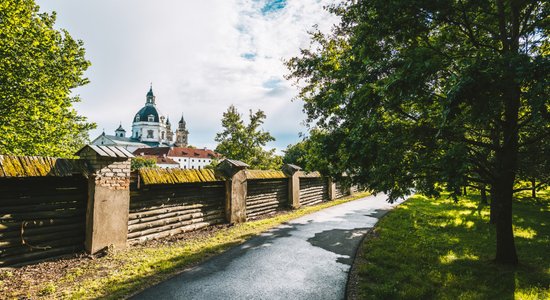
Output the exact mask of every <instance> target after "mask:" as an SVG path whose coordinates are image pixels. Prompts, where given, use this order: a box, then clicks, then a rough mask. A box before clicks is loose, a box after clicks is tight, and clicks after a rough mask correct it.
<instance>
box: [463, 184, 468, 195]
mask: <svg viewBox="0 0 550 300" xmlns="http://www.w3.org/2000/svg"><path fill="white" fill-rule="evenodd" d="M462 195H464V196H466V195H468V191H467V190H466V186H464V187H463V188H462Z"/></svg>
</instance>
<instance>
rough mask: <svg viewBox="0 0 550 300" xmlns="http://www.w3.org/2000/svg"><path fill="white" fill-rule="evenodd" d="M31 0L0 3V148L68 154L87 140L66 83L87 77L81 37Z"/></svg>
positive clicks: (75, 98)
mask: <svg viewBox="0 0 550 300" xmlns="http://www.w3.org/2000/svg"><path fill="white" fill-rule="evenodd" d="M38 10H39V7H38V6H37V5H36V4H35V3H34V1H33V0H18V1H16V0H5V1H2V2H1V3H0V132H1V133H2V134H1V137H0V153H4V154H17V155H44V156H61V157H67V156H72V155H73V154H74V152H76V151H77V150H78V149H79V147H81V146H82V145H83V144H84V143H86V142H87V141H88V130H90V129H92V128H94V127H95V124H92V123H87V122H86V118H85V117H82V116H79V115H78V114H77V112H76V111H75V110H74V108H73V107H72V104H73V103H74V102H78V101H79V100H80V99H79V98H78V96H73V97H71V89H74V88H76V87H78V86H81V85H84V84H86V83H87V82H88V80H87V79H86V78H84V77H83V73H84V71H85V70H86V69H87V68H88V66H89V65H90V63H89V62H88V61H87V60H86V59H85V58H84V47H83V43H82V42H81V41H76V40H74V39H73V38H72V37H71V36H70V35H69V33H68V32H67V31H65V30H56V29H54V28H53V26H54V23H55V13H53V14H52V15H48V14H46V13H39V12H38Z"/></svg>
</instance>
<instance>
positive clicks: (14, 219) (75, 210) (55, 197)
mask: <svg viewBox="0 0 550 300" xmlns="http://www.w3.org/2000/svg"><path fill="white" fill-rule="evenodd" d="M87 194H88V186H87V180H86V179H85V178H84V177H82V176H72V177H26V178H0V195H1V196H0V267H5V266H10V265H14V264H21V263H29V262H31V261H35V260H40V259H44V258H48V257H53V256H59V255H63V254H69V253H74V252H76V251H81V250H83V249H84V236H85V234H84V233H85V231H84V230H85V223H86V201H87Z"/></svg>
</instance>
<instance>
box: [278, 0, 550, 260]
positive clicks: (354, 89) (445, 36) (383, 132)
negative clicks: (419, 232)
mask: <svg viewBox="0 0 550 300" xmlns="http://www.w3.org/2000/svg"><path fill="white" fill-rule="evenodd" d="M331 11H332V12H334V13H336V14H338V15H339V16H340V17H341V20H342V21H341V23H340V24H339V25H338V26H337V27H336V28H335V29H334V30H333V31H332V32H331V33H329V34H323V33H321V32H314V33H313V34H312V41H313V42H312V47H310V49H305V50H303V51H302V53H301V56H300V57H296V58H293V59H291V60H290V61H288V67H289V69H290V70H291V74H290V76H289V77H290V78H295V79H297V80H298V81H302V88H301V91H300V98H302V99H303V100H304V102H305V105H304V110H305V112H306V113H307V115H308V121H309V123H310V125H312V126H314V127H316V128H317V130H321V131H322V132H323V133H324V136H323V139H324V141H325V143H326V145H323V146H320V147H318V150H319V152H320V154H321V156H322V157H323V158H324V161H325V162H326V164H327V165H326V167H325V168H324V170H326V171H327V172H329V173H330V174H331V175H333V176H335V177H338V176H340V174H342V173H343V172H346V173H347V174H350V175H351V176H352V178H353V179H354V180H355V181H356V182H357V183H359V184H363V185H364V186H366V187H368V188H370V189H372V190H374V191H376V192H387V193H388V194H389V197H390V200H393V199H396V198H397V197H400V196H404V195H407V194H409V193H411V192H412V191H420V192H423V193H425V194H428V195H437V194H438V193H439V192H440V191H441V188H442V187H445V188H446V189H448V190H449V191H450V192H451V194H452V195H453V196H455V197H456V196H457V195H459V194H460V191H461V189H460V187H461V186H465V185H474V186H479V187H482V186H485V185H487V186H489V187H490V190H491V197H492V200H493V203H495V206H494V207H492V210H493V209H495V211H497V216H498V221H497V223H496V224H497V262H503V263H512V264H513V263H516V262H517V257H516V253H515V246H514V242H513V235H512V223H511V220H512V204H511V203H512V194H513V186H514V181H515V179H516V174H517V173H518V170H522V169H528V167H527V166H524V165H522V162H524V161H525V160H522V157H521V155H522V149H526V146H527V145H530V144H533V145H540V144H541V143H542V141H544V140H547V139H548V138H549V137H550V113H549V110H550V102H549V95H550V85H548V82H550V78H549V77H550V72H549V70H550V60H549V58H548V54H549V53H548V33H549V32H550V29H549V24H550V18H549V12H550V3H549V2H548V1H532V0H530V1H522V0H496V1H479V0H436V1H434V0H412V1H402V0H368V1H349V2H347V3H345V4H343V5H340V6H334V7H332V8H331ZM542 148H543V147H532V148H531V149H535V150H534V151H535V152H537V151H539V150H537V149H542ZM529 151H531V150H529ZM538 153H539V154H542V153H540V152H538ZM320 161H321V160H320Z"/></svg>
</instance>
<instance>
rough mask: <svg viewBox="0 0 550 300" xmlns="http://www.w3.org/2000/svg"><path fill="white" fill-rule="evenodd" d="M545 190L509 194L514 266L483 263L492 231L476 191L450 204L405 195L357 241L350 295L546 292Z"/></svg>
mask: <svg viewBox="0 0 550 300" xmlns="http://www.w3.org/2000/svg"><path fill="white" fill-rule="evenodd" d="M545 195H546V196H545V200H544V202H541V203H534V202H533V201H530V199H528V200H525V201H524V200H523V199H521V198H517V199H516V202H517V203H515V206H516V207H515V213H514V223H515V226H514V233H515V235H516V236H517V246H518V251H519V252H520V254H521V256H522V257H525V258H524V259H523V262H522V264H521V265H519V266H518V267H515V268H510V267H507V266H500V265H497V264H494V263H492V262H491V257H490V253H491V252H492V250H493V249H492V245H491V244H492V243H490V242H494V241H495V238H496V237H495V234H494V231H493V229H492V227H491V226H490V225H489V224H488V222H487V220H488V215H489V212H488V210H487V209H483V210H482V211H481V212H478V210H477V206H478V202H479V195H469V196H467V197H460V200H459V201H458V203H454V201H452V200H451V199H449V198H447V197H442V198H439V199H436V200H435V201H434V200H431V199H428V198H426V197H424V196H414V197H412V198H411V199H409V200H408V201H406V202H405V203H403V204H401V205H400V206H398V207H397V208H396V209H394V210H393V211H391V212H390V213H389V214H388V215H387V216H385V217H384V218H383V219H381V220H380V222H379V223H378V224H377V226H376V228H375V231H374V234H373V235H371V236H367V238H366V239H365V243H364V245H363V246H362V247H361V248H360V249H361V250H360V252H359V253H358V254H357V258H356V261H355V266H354V269H355V270H357V278H358V279H357V282H358V284H357V286H356V290H357V298H358V299H548V298H549V297H550V269H549V266H550V257H549V256H548V254H547V252H548V243H549V241H550V227H548V226H544V224H545V223H547V220H548V219H547V216H548V213H549V212H550V190H548V191H547V193H546V194H545ZM518 196H522V195H518ZM488 241H489V242H488ZM352 278H354V277H352ZM352 299H353V298H352Z"/></svg>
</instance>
